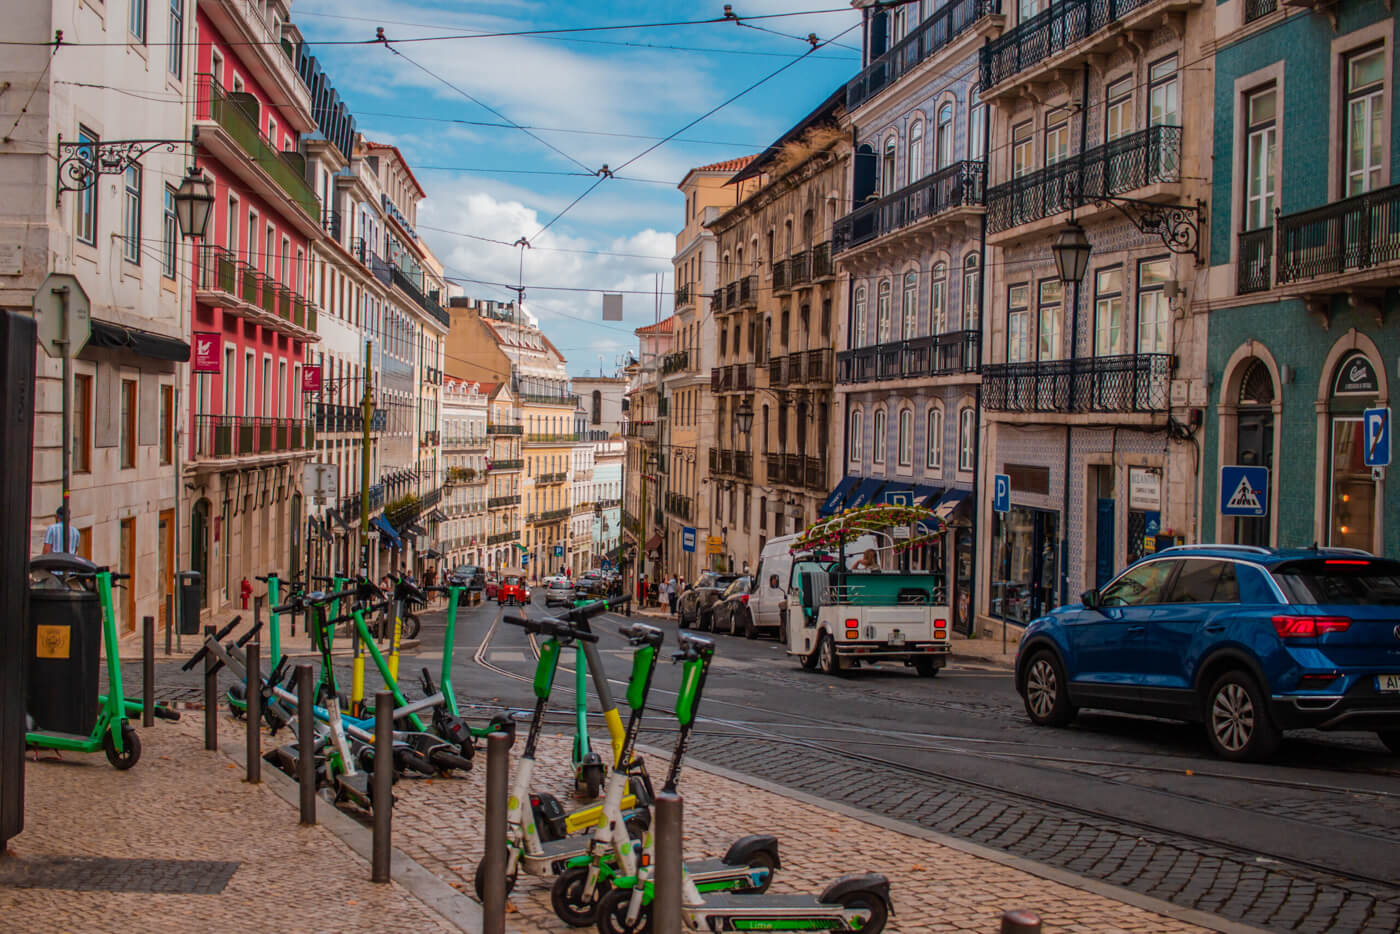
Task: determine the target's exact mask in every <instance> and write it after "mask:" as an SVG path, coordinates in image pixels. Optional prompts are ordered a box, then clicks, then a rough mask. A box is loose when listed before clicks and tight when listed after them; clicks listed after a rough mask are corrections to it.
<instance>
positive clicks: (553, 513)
mask: <svg viewBox="0 0 1400 934" xmlns="http://www.w3.org/2000/svg"><path fill="white" fill-rule="evenodd" d="M570 512H571V510H570V509H569V508H568V507H567V506H566V507H564V508H563V509H551V510H550V511H549V512H537V513H534V514H533V515H529V516H526V517H525V521H526V522H528V523H530V524H531V525H540V524H543V523H546V522H558V521H559V520H560V519H567V518H569V513H570Z"/></svg>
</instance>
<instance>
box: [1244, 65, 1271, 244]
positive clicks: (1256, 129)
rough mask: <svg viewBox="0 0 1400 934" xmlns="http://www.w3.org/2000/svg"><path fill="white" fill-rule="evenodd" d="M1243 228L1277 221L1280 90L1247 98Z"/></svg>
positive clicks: (1257, 226)
mask: <svg viewBox="0 0 1400 934" xmlns="http://www.w3.org/2000/svg"><path fill="white" fill-rule="evenodd" d="M1244 109H1245V121H1246V124H1245V125H1246V129H1245V133H1246V137H1245V170H1244V174H1245V198H1244V229H1245V230H1259V229H1260V228H1263V227H1271V226H1273V223H1274V191H1275V188H1274V147H1275V145H1277V142H1278V126H1277V122H1276V121H1277V119H1278V89H1277V88H1274V87H1267V88H1264V89H1262V90H1259V91H1255V92H1254V93H1252V94H1250V95H1249V96H1248V97H1246V98H1245V105H1244Z"/></svg>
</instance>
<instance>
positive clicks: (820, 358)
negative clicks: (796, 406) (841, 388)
mask: <svg viewBox="0 0 1400 934" xmlns="http://www.w3.org/2000/svg"><path fill="white" fill-rule="evenodd" d="M802 381H803V382H805V383H829V382H831V350H830V348H826V347H823V348H821V349H818V350H809V351H807V360H806V363H805V365H804V366H803V369H802Z"/></svg>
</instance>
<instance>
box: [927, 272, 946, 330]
mask: <svg viewBox="0 0 1400 934" xmlns="http://www.w3.org/2000/svg"><path fill="white" fill-rule="evenodd" d="M928 311H929V315H928V321H929V333H930V334H942V333H943V332H944V331H946V330H948V264H947V263H942V262H939V263H934V264H933V275H932V281H930V282H929V299H928Z"/></svg>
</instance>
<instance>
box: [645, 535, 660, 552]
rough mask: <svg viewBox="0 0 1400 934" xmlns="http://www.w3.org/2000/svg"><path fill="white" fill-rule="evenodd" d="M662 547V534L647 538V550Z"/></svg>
mask: <svg viewBox="0 0 1400 934" xmlns="http://www.w3.org/2000/svg"><path fill="white" fill-rule="evenodd" d="M660 547H661V536H660V534H657V535H653V536H652V537H651V538H649V539H647V547H646V550H647V551H656V550H657V549H659V548H660Z"/></svg>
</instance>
